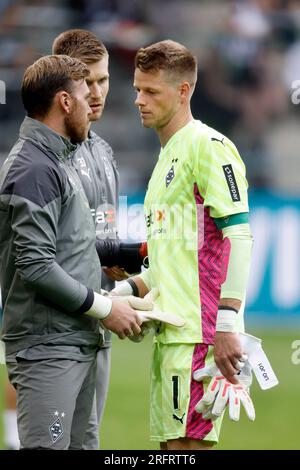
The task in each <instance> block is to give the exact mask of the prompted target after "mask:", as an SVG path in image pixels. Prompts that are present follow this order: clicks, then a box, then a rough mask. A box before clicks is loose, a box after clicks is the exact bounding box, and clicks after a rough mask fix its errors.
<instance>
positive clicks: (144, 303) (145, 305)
mask: <svg viewBox="0 0 300 470" xmlns="http://www.w3.org/2000/svg"><path fill="white" fill-rule="evenodd" d="M158 296H159V291H158V289H157V288H154V289H152V290H151V291H150V292H148V294H147V295H145V297H144V298H140V297H135V296H133V295H123V296H116V295H113V296H111V299H112V300H118V301H120V302H127V303H128V305H130V307H131V308H133V309H134V310H136V311H137V313H138V316H139V318H140V321H141V333H140V334H139V335H133V336H130V337H129V339H130V340H131V341H134V342H140V341H142V340H143V339H144V337H145V336H146V334H148V333H149V332H150V330H151V329H156V328H157V327H158V324H159V323H160V322H162V323H167V324H168V325H172V326H176V327H178V328H180V327H182V326H183V325H184V324H185V321H184V320H183V319H182V318H180V317H178V316H177V315H175V314H174V313H168V312H162V311H161V310H157V309H156V307H155V304H154V301H155V299H156V298H157V297H158Z"/></svg>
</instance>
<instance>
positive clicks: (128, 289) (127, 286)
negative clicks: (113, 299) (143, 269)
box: [112, 280, 133, 296]
mask: <svg viewBox="0 0 300 470" xmlns="http://www.w3.org/2000/svg"><path fill="white" fill-rule="evenodd" d="M112 292H113V294H115V295H120V296H123V295H133V288H132V285H131V283H130V282H129V280H127V281H124V282H120V284H118V285H117V286H116V287H115V288H114V289H113V290H112Z"/></svg>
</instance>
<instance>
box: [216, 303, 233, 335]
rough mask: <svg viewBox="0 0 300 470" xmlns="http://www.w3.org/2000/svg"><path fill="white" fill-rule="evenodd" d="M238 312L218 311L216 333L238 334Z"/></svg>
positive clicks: (229, 310)
mask: <svg viewBox="0 0 300 470" xmlns="http://www.w3.org/2000/svg"><path fill="white" fill-rule="evenodd" d="M236 315H237V312H236V311H235V310H231V309H224V308H223V309H221V310H218V316H217V323H216V331H220V332H223V333H236Z"/></svg>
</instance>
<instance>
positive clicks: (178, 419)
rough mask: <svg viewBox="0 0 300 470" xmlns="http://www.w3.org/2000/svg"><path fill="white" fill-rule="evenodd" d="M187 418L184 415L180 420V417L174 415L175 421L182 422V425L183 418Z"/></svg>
mask: <svg viewBox="0 0 300 470" xmlns="http://www.w3.org/2000/svg"><path fill="white" fill-rule="evenodd" d="M184 417H185V413H183V415H182V417H181V418H178V416H176V415H174V414H173V419H175V420H176V421H180V422H181V424H183V418H184Z"/></svg>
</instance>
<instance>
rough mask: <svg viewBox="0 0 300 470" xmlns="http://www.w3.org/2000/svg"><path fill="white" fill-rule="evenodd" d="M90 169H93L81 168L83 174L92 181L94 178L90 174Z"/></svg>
mask: <svg viewBox="0 0 300 470" xmlns="http://www.w3.org/2000/svg"><path fill="white" fill-rule="evenodd" d="M90 170H91V169H90V168H87V169H86V170H84V169H83V168H80V172H81V174H82V175H85V176H87V177H88V179H89V180H90V182H92V178H91V176H90Z"/></svg>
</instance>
